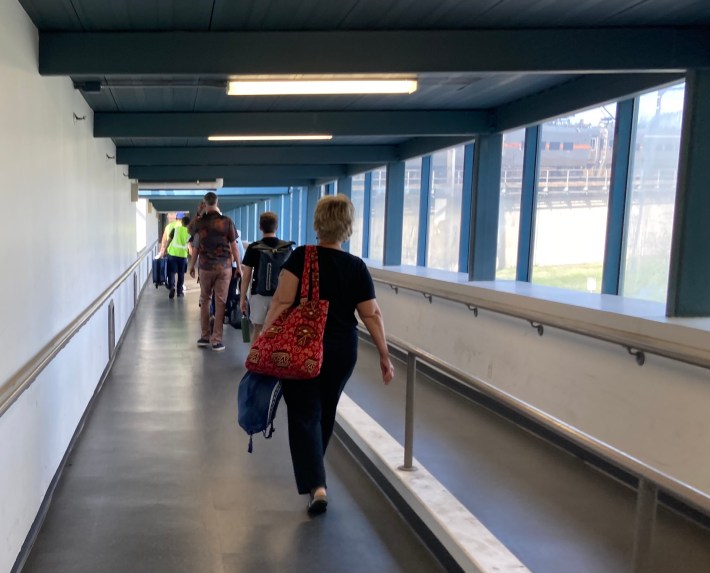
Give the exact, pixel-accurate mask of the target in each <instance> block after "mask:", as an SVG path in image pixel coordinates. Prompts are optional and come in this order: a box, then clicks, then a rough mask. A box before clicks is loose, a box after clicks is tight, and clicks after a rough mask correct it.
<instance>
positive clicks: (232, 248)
mask: <svg viewBox="0 0 710 573" xmlns="http://www.w3.org/2000/svg"><path fill="white" fill-rule="evenodd" d="M229 250H230V251H231V252H232V260H235V261H237V274H238V275H240V274H242V260H241V258H239V249H237V241H236V240H234V241H232V242H231V243H229Z"/></svg>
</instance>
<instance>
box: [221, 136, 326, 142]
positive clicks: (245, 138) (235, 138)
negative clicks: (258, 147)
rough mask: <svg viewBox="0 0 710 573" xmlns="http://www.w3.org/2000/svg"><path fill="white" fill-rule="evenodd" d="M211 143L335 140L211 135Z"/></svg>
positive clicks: (303, 137)
mask: <svg viewBox="0 0 710 573" xmlns="http://www.w3.org/2000/svg"><path fill="white" fill-rule="evenodd" d="M207 139H209V140H210V141H296V140H300V141H312V140H323V139H333V136H332V135H210V136H209V137H208V138H207Z"/></svg>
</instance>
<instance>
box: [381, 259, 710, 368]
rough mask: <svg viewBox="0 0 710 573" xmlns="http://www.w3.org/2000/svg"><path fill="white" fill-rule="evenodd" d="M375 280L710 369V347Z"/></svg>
mask: <svg viewBox="0 0 710 573" xmlns="http://www.w3.org/2000/svg"><path fill="white" fill-rule="evenodd" d="M383 270H385V269H383ZM372 280H373V281H375V282H377V283H381V284H385V285H388V286H389V287H390V288H392V289H394V290H395V292H397V291H398V289H400V288H401V289H405V290H409V291H412V292H418V293H420V294H422V295H423V296H424V297H425V298H426V299H427V300H429V302H431V301H432V299H433V298H434V297H436V298H440V299H442V300H447V301H450V302H456V303H460V304H463V305H465V306H466V307H468V308H469V309H470V310H472V311H473V312H474V314H475V316H478V311H479V309H481V310H488V311H491V312H495V313H497V314H503V315H505V316H510V317H512V318H519V319H521V320H525V321H526V322H529V323H530V325H531V326H533V328H536V329H537V331H538V333H539V334H540V335H542V334H543V332H544V327H545V326H551V327H553V328H558V329H560V330H564V331H566V332H572V333H574V334H581V335H582V336H587V337H589V338H594V339H596V340H601V341H604V342H610V343H612V344H618V345H619V346H622V347H623V348H625V349H626V350H627V351H628V352H629V354H631V355H632V356H633V357H634V358H635V360H636V362H637V363H638V364H639V365H643V363H644V362H645V353H650V354H655V355H657V356H663V357H664V358H670V359H672V360H676V361H678V362H684V363H686V364H691V365H693V366H700V367H701V368H708V369H710V348H709V349H698V348H696V349H694V350H695V353H692V352H689V351H688V350H687V349H686V348H685V347H684V346H683V345H682V344H675V343H672V342H667V343H665V344H663V343H660V342H657V341H655V340H653V339H651V338H650V337H648V336H644V335H643V334H638V333H635V332H631V331H622V330H617V329H612V328H609V327H606V326H601V325H596V324H590V323H583V322H582V321H579V320H574V319H570V318H564V317H556V316H553V315H550V314H543V313H539V312H538V313H534V312H526V311H524V310H521V309H519V308H517V307H513V306H512V305H507V304H504V303H497V302H495V301H491V300H482V299H481V298H480V297H475V296H469V297H463V296H460V297H454V296H451V295H449V294H444V293H442V292H441V291H439V292H437V289H436V288H432V289H429V290H424V289H421V288H417V287H414V286H410V285H407V284H404V283H402V282H398V281H393V280H389V279H383V278H378V277H374V276H373V277H372ZM671 346H672V347H671Z"/></svg>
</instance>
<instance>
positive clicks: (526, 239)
mask: <svg viewBox="0 0 710 573" xmlns="http://www.w3.org/2000/svg"><path fill="white" fill-rule="evenodd" d="M541 130H542V128H541V126H540V125H535V126H533V127H528V128H527V129H526V130H525V151H524V154H523V180H522V185H521V189H520V225H519V234H518V267H517V270H516V276H515V278H516V280H519V281H524V282H530V278H531V275H532V261H533V243H534V236H535V209H536V208H537V176H538V170H539V163H540V132H541Z"/></svg>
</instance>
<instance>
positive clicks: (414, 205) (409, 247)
mask: <svg viewBox="0 0 710 573" xmlns="http://www.w3.org/2000/svg"><path fill="white" fill-rule="evenodd" d="M421 188H422V159H421V157H419V158H418V159H410V160H409V161H407V162H405V164H404V222H403V225H402V264H403V265H416V264H417V240H418V239H419V196H420V194H421Z"/></svg>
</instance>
